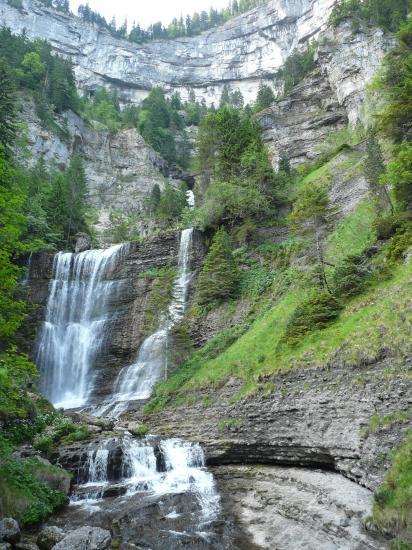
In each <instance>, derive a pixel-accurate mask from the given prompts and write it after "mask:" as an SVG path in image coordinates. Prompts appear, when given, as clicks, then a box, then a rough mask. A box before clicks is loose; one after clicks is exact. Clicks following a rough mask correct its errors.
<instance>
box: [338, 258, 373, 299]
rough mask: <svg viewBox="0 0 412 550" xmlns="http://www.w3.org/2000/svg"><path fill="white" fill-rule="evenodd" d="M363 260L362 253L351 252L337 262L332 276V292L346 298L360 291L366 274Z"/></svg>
mask: <svg viewBox="0 0 412 550" xmlns="http://www.w3.org/2000/svg"><path fill="white" fill-rule="evenodd" d="M365 260H366V258H365V257H364V256H363V255H362V254H352V255H349V256H346V258H343V259H342V260H341V261H340V262H339V263H338V264H337V266H336V268H335V271H334V273H333V277H332V288H333V292H334V294H336V295H337V296H340V297H343V298H348V297H350V296H354V295H355V294H359V293H360V292H362V290H363V288H364V284H365V277H366V275H367V274H368V270H367V269H366V267H365Z"/></svg>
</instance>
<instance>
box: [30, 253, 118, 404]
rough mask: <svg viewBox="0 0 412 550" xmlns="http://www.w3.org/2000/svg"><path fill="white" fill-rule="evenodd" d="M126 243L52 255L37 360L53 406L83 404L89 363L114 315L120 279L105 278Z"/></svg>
mask: <svg viewBox="0 0 412 550" xmlns="http://www.w3.org/2000/svg"><path fill="white" fill-rule="evenodd" d="M126 251H127V246H124V245H116V246H112V247H111V248H108V249H106V250H88V251H86V252H81V253H79V254H72V253H63V252H60V253H59V254H56V256H55V258H54V264H53V279H52V281H51V283H50V287H49V298H48V301H47V310H46V319H45V322H44V323H43V326H42V329H41V331H40V335H39V339H38V346H37V357H36V362H37V365H38V367H39V369H40V375H41V376H40V389H41V391H42V392H43V394H44V395H45V396H46V397H47V398H48V399H50V401H51V402H52V403H53V404H54V405H55V406H56V407H63V408H74V407H80V406H82V405H84V404H86V403H87V400H88V397H89V395H90V392H91V390H92V388H93V367H94V364H95V361H96V358H97V355H98V353H99V351H100V350H101V348H102V346H103V344H104V341H105V337H106V334H107V328H108V325H109V322H110V320H111V319H112V318H113V316H111V315H110V313H109V307H108V306H109V305H110V301H111V299H112V298H113V297H114V296H115V294H116V292H117V291H118V290H119V288H120V285H121V282H119V281H111V280H109V276H110V274H111V273H112V271H113V269H114V268H115V266H116V265H117V264H118V262H119V261H120V260H121V258H122V257H123V255H124V254H125V252H126Z"/></svg>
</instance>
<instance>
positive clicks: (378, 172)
mask: <svg viewBox="0 0 412 550" xmlns="http://www.w3.org/2000/svg"><path fill="white" fill-rule="evenodd" d="M384 172H385V165H384V163H383V155H382V150H381V146H380V144H379V141H378V138H377V136H376V130H375V129H374V128H372V129H369V130H368V135H367V138H366V159H365V164H364V174H365V179H366V181H367V183H368V187H369V191H370V193H371V195H372V197H373V198H374V202H375V205H376V210H377V214H380V213H382V212H383V211H385V210H386V208H387V207H388V205H389V206H391V207H392V204H391V201H390V198H389V193H388V191H387V188H386V186H385V185H382V184H381V183H380V178H381V176H382V174H383V173H384Z"/></svg>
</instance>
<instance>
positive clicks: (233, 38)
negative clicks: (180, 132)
mask: <svg viewBox="0 0 412 550" xmlns="http://www.w3.org/2000/svg"><path fill="white" fill-rule="evenodd" d="M333 4H334V1H333V0H276V1H273V0H272V1H269V2H268V3H267V5H264V6H260V7H257V8H255V9H253V10H251V11H249V12H247V13H246V14H243V15H241V16H239V17H236V18H233V19H232V20H230V21H229V22H227V23H226V24H225V25H223V26H221V27H218V28H215V29H211V30H209V31H206V32H205V33H203V34H201V35H200V36H196V37H193V38H180V39H177V40H162V41H154V42H149V43H146V44H142V45H137V44H133V43H130V42H128V41H125V40H118V39H115V38H113V37H112V36H111V35H110V34H109V32H108V31H107V30H105V29H102V28H100V27H98V26H96V25H90V24H87V23H84V22H83V21H81V20H79V19H78V18H75V17H73V16H68V15H65V14H62V13H59V12H56V11H55V10H53V9H50V8H46V7H45V6H44V5H43V4H40V3H38V2H36V0H24V2H23V8H22V9H21V10H20V11H19V10H17V9H14V8H12V7H11V6H9V5H8V4H7V1H6V0H1V2H0V20H1V22H2V23H3V24H5V25H6V26H9V27H10V28H12V29H13V30H15V31H16V32H21V31H22V30H23V29H25V30H26V33H27V36H28V37H29V38H43V39H46V40H48V41H49V42H50V43H51V44H52V45H53V47H54V48H55V50H56V51H57V52H59V53H60V54H64V55H67V56H70V57H71V58H72V60H73V62H74V65H75V71H76V78H77V81H78V83H79V86H80V88H81V89H83V90H85V91H87V90H94V89H96V88H97V87H99V86H102V85H106V86H115V87H116V88H118V90H119V92H120V98H121V99H122V100H123V101H125V102H128V101H132V102H139V101H140V100H141V99H143V98H144V97H145V96H146V95H147V90H149V89H150V88H151V87H153V86H162V87H163V88H165V89H166V90H168V91H171V90H178V91H180V92H181V93H182V96H183V97H184V98H185V97H187V95H188V88H193V89H194V91H195V93H196V96H197V98H198V99H201V98H205V99H206V101H207V102H208V103H209V104H210V103H212V102H214V103H217V102H218V101H219V98H220V95H221V91H222V88H223V85H224V83H226V82H227V83H229V84H230V85H231V86H232V87H234V88H239V89H240V90H241V91H242V93H243V95H244V97H245V100H246V101H252V100H254V99H255V97H256V91H257V87H258V85H259V82H260V80H261V79H268V78H271V77H272V76H273V74H274V73H275V71H276V70H277V69H278V68H279V67H280V66H281V65H282V63H283V62H284V60H285V58H286V57H287V56H288V55H289V53H290V52H291V50H292V49H293V48H295V47H297V46H298V45H301V44H304V43H307V42H308V41H309V39H312V38H313V37H314V36H316V35H317V33H319V31H320V30H321V29H323V28H324V27H325V24H326V22H327V19H328V16H329V13H330V10H331V7H332V6H333Z"/></svg>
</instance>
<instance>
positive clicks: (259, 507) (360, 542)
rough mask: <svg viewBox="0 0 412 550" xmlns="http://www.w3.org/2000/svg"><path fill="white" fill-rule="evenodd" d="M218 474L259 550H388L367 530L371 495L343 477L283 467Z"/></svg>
mask: <svg viewBox="0 0 412 550" xmlns="http://www.w3.org/2000/svg"><path fill="white" fill-rule="evenodd" d="M213 472H214V473H215V475H216V477H217V480H218V483H219V488H220V490H221V491H223V492H224V494H226V495H229V497H228V498H229V499H230V501H231V508H232V510H233V512H234V514H235V515H236V517H237V520H238V522H239V524H240V526H241V527H242V528H243V530H244V531H245V532H246V533H248V534H249V536H250V540H251V543H252V544H253V543H254V544H256V548H267V549H268V550H272V549H274V548H293V549H298V548H300V549H302V550H303V549H313V550H314V549H316V550H330V549H332V548H339V550H353V549H355V548H357V549H359V550H360V549H376V550H377V549H384V548H388V545H387V543H386V541H384V540H383V539H382V538H381V537H379V536H376V534H374V533H371V532H368V531H367V530H366V529H365V527H364V522H365V518H366V517H367V516H368V515H369V513H370V508H371V500H372V494H371V492H370V491H368V489H365V488H364V487H360V486H359V485H357V484H356V483H353V482H351V481H349V480H348V479H344V478H342V476H340V475H339V474H336V473H334V472H325V471H321V470H309V469H307V468H299V469H298V468H287V467H282V466H221V467H219V468H214V469H213Z"/></svg>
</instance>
